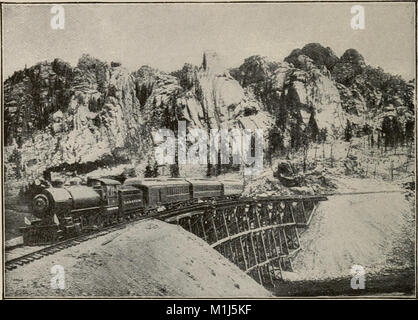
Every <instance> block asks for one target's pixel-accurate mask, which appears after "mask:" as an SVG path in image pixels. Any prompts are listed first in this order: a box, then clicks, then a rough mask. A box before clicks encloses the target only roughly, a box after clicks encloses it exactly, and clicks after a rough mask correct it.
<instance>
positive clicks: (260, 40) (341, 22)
mask: <svg viewBox="0 0 418 320" xmlns="http://www.w3.org/2000/svg"><path fill="white" fill-rule="evenodd" d="M358 4H360V5H363V7H364V9H365V28H364V30H354V29H352V28H351V19H352V17H353V15H354V14H352V13H351V11H350V9H351V7H352V6H353V5H354V3H311V4H308V3H299V4H296V3H270V4H242V3H241V4H124V5H123V4H118V5H115V4H102V5H99V4H95V5H91V4H90V5H87V4H79V5H63V7H64V14H65V25H64V29H63V30H60V29H58V30H54V29H52V28H51V25H50V20H51V18H52V17H53V16H54V14H53V13H51V7H52V5H3V70H4V76H5V77H6V78H7V77H8V76H10V75H11V74H13V72H14V71H17V70H20V69H22V68H24V67H25V65H26V66H27V67H30V66H32V65H34V64H36V63H38V62H40V61H45V60H48V61H50V60H53V59H54V58H61V59H63V60H64V61H67V62H69V63H70V64H71V65H73V66H75V65H76V64H77V61H78V59H79V58H80V56H81V55H82V54H83V53H88V54H90V55H92V56H94V57H96V58H98V59H100V60H103V61H108V62H110V61H119V62H121V63H122V65H123V66H124V67H126V68H127V69H128V70H130V71H135V70H137V69H138V68H139V67H141V66H142V65H149V66H152V67H155V68H158V69H160V70H163V71H174V70H177V69H180V68H181V67H182V66H183V64H184V63H186V62H188V63H192V64H195V65H200V64H201V62H202V55H203V52H204V51H205V50H210V51H215V52H217V53H219V54H220V56H221V57H222V59H223V62H224V64H226V65H227V66H230V67H237V66H239V65H240V64H241V63H242V62H243V61H244V59H245V58H247V57H249V56H251V55H254V54H258V55H261V56H267V57H269V58H271V59H273V60H279V61H280V60H283V58H285V57H286V56H287V55H288V54H289V53H290V52H291V51H292V50H293V49H295V48H301V47H303V46H304V45H305V44H307V43H311V42H319V43H320V44H322V45H323V46H325V47H330V48H332V49H333V51H334V52H335V53H336V54H337V56H341V55H342V54H343V53H344V51H345V50H346V49H349V48H354V49H357V50H358V51H359V52H360V53H361V54H362V55H363V57H364V58H365V60H366V63H367V64H370V65H372V66H375V67H377V66H380V67H382V68H383V69H384V70H385V71H386V72H390V73H393V74H400V75H401V76H403V77H404V78H405V79H406V80H409V79H412V78H414V77H415V41H414V37H415V32H414V4H413V3H363V4H362V3H358Z"/></svg>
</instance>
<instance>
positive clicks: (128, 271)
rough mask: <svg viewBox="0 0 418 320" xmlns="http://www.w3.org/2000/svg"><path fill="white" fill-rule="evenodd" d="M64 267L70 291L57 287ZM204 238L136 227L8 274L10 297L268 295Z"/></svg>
mask: <svg viewBox="0 0 418 320" xmlns="http://www.w3.org/2000/svg"><path fill="white" fill-rule="evenodd" d="M57 264H59V265H62V266H63V267H64V270H65V285H66V286H65V289H64V290H58V289H51V278H52V277H53V274H52V273H51V267H52V266H54V265H57ZM269 295H270V293H269V292H268V291H267V290H266V289H264V288H263V287H262V286H260V285H259V284H257V283H256V282H255V281H254V280H253V279H251V278H250V277H249V276H247V275H245V274H244V273H243V272H242V271H240V270H239V269H238V267H236V266H235V265H233V264H232V263H230V262H229V261H227V260H226V259H225V258H224V257H223V256H222V255H220V254H219V253H218V252H216V251H214V250H213V249H212V248H210V247H209V245H208V244H206V243H205V242H204V241H203V240H201V239H199V238H197V237H195V236H194V235H192V234H190V233H188V232H186V231H184V230H183V229H182V228H180V227H178V226H175V225H169V224H166V223H164V222H161V221H156V220H152V221H146V222H140V223H136V224H134V225H131V226H129V227H127V228H126V229H124V230H120V231H117V232H114V233H112V234H108V235H105V236H102V237H99V238H96V239H94V240H91V241H89V242H85V243H82V244H80V245H78V246H75V247H73V248H69V249H65V250H63V251H61V252H58V253H56V254H54V255H51V256H48V257H44V258H42V259H40V260H38V261H35V262H33V263H31V264H29V265H26V266H22V267H20V268H18V269H15V270H13V271H10V272H7V273H6V296H177V297H180V296H181V297H265V296H269Z"/></svg>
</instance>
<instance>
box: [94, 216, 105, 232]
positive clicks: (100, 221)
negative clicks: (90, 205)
mask: <svg viewBox="0 0 418 320" xmlns="http://www.w3.org/2000/svg"><path fill="white" fill-rule="evenodd" d="M95 222H96V223H95V224H96V227H97V228H98V229H103V228H104V226H105V219H103V217H102V216H101V215H98V216H97V218H96V221H95Z"/></svg>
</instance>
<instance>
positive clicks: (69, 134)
mask: <svg viewBox="0 0 418 320" xmlns="http://www.w3.org/2000/svg"><path fill="white" fill-rule="evenodd" d="M4 92H5V97H4V102H5V103H4V107H5V109H4V116H5V121H4V122H5V123H4V125H5V165H6V174H7V176H8V177H10V178H16V177H21V176H39V175H40V174H42V172H43V171H44V170H58V171H60V170H64V169H68V170H69V171H75V170H77V171H78V173H82V172H84V173H87V172H90V171H92V170H95V169H97V168H100V167H103V166H106V165H110V166H112V165H118V164H122V163H134V164H138V163H142V162H144V161H143V160H144V159H145V161H146V160H148V159H149V157H152V156H153V146H154V141H153V132H155V131H156V130H158V129H160V128H169V129H174V130H175V129H176V128H177V121H179V120H184V121H186V122H187V126H188V128H203V129H211V128H229V129H230V128H234V127H235V128H244V129H257V128H261V129H264V130H265V137H266V138H267V139H268V140H269V141H268V142H269V143H270V144H272V146H270V147H269V148H272V149H277V148H289V147H292V148H296V149H297V148H298V147H300V146H301V144H302V143H303V141H302V140H303V139H304V138H303V136H306V137H308V138H309V139H313V140H315V139H317V136H318V133H319V132H321V130H324V132H327V133H328V136H329V134H332V135H334V136H335V135H336V136H338V135H340V134H342V132H343V131H344V128H345V126H346V123H347V121H349V122H350V123H352V124H354V125H356V126H357V128H362V127H363V126H365V125H366V124H367V125H369V126H371V127H373V128H379V127H381V126H382V123H383V120H384V119H385V118H387V117H391V118H394V117H395V118H397V119H398V122H399V125H400V126H402V128H403V129H402V130H404V131H405V133H404V134H405V135H407V132H409V134H410V133H411V132H412V133H413V127H414V126H413V120H414V119H413V114H414V112H413V110H414V106H413V85H412V83H407V82H405V81H404V80H402V79H401V78H400V77H397V76H392V75H389V74H386V73H384V72H383V70H381V69H379V68H378V69H376V68H373V67H370V66H368V65H367V64H366V63H365V61H364V58H363V57H362V56H361V54H360V53H358V52H357V51H356V50H354V49H349V50H347V51H346V52H345V53H344V54H343V55H342V56H341V57H340V58H338V57H337V56H336V55H335V54H334V53H333V51H332V50H331V49H330V48H325V47H322V46H321V45H319V44H315V43H314V44H308V45H306V46H304V47H303V48H302V49H295V50H293V51H292V52H291V54H290V55H289V56H288V57H286V58H285V59H284V61H283V62H276V61H269V60H268V59H266V58H264V57H261V56H252V57H249V58H247V59H245V61H244V63H243V64H242V65H241V66H240V67H239V68H236V69H231V70H228V69H227V68H226V66H225V65H224V64H223V62H222V59H221V58H220V57H219V56H218V55H217V54H216V53H213V52H205V53H204V55H203V59H202V64H201V65H200V66H193V65H191V64H185V65H184V67H183V68H182V69H181V70H178V71H176V72H172V73H171V74H168V73H165V72H161V71H159V70H157V69H153V68H151V67H148V66H143V67H141V68H140V69H139V70H137V71H135V72H132V73H130V72H129V71H127V70H126V69H125V68H124V67H123V66H122V65H121V64H120V63H119V62H111V63H110V64H109V63H106V62H102V61H99V60H98V59H95V58H93V57H90V56H89V55H83V56H82V57H81V58H80V60H79V62H78V64H77V66H76V67H71V66H70V65H69V64H68V63H65V62H63V61H61V60H59V59H55V60H54V61H52V62H42V63H39V64H37V65H35V66H33V67H30V68H25V69H24V70H21V71H17V72H15V73H14V74H13V75H12V76H11V77H9V78H8V79H7V80H6V81H5V83H4ZM410 135H411V134H410ZM412 136H413V134H412ZM301 137H302V138H301ZM273 142H274V143H273ZM267 145H268V143H267V144H266V146H265V147H268V146H267Z"/></svg>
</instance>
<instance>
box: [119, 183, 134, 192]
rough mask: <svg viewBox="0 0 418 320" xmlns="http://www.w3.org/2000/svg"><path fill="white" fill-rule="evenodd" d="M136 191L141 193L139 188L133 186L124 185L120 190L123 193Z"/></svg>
mask: <svg viewBox="0 0 418 320" xmlns="http://www.w3.org/2000/svg"><path fill="white" fill-rule="evenodd" d="M134 190H136V191H139V189H138V188H135V187H134V186H131V185H122V186H121V187H120V189H119V191H122V192H123V191H134Z"/></svg>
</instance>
